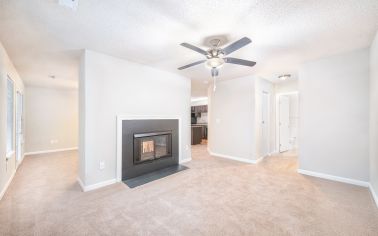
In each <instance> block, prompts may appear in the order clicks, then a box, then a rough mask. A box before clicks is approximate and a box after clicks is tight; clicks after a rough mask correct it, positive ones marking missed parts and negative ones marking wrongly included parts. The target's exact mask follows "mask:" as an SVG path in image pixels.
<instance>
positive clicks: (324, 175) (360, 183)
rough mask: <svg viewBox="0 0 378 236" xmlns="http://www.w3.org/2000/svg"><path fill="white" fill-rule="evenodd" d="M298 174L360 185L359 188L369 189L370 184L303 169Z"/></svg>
mask: <svg viewBox="0 0 378 236" xmlns="http://www.w3.org/2000/svg"><path fill="white" fill-rule="evenodd" d="M298 173H300V174H304V175H309V176H313V177H318V178H322V179H328V180H333V181H337V182H342V183H347V184H353V185H358V186H362V187H369V182H366V181H361V180H356V179H349V178H344V177H340V176H335V175H328V174H323V173H319V172H314V171H309V170H303V169H298Z"/></svg>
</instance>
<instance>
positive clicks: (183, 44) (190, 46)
mask: <svg viewBox="0 0 378 236" xmlns="http://www.w3.org/2000/svg"><path fill="white" fill-rule="evenodd" d="M180 45H181V46H183V47H186V48H189V49H192V50H193V51H196V52H198V53H201V54H202V55H205V56H207V54H208V53H207V52H206V51H205V50H203V49H201V48H199V47H196V46H193V45H191V44H189V43H182V44H180Z"/></svg>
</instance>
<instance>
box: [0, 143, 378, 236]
mask: <svg viewBox="0 0 378 236" xmlns="http://www.w3.org/2000/svg"><path fill="white" fill-rule="evenodd" d="M76 163H77V153H76V152H63V153H56V154H45V155H39V156H31V157H27V158H26V159H25V160H24V162H23V164H22V166H21V167H20V169H19V171H18V173H17V174H16V176H15V178H14V180H13V182H12V184H11V186H10V188H9V190H8V192H7V193H6V195H5V196H4V198H3V199H2V200H1V202H0V235H154V236H155V235H322V236H324V235H378V209H377V208H376V207H375V205H374V203H373V200H372V197H371V195H370V193H369V191H368V189H367V188H363V187H357V186H353V185H348V184H342V183H336V182H332V181H326V180H321V179H317V178H312V177H306V176H302V175H300V174H298V173H296V171H295V170H296V158H295V156H291V155H282V156H276V157H270V158H267V159H265V161H264V162H262V163H260V164H258V165H251V164H243V163H239V162H235V161H231V160H226V159H222V158H215V157H210V156H209V155H208V154H207V152H206V148H205V146H203V145H197V146H195V147H193V161H192V162H190V163H188V166H189V167H190V170H186V171H183V172H180V173H177V174H175V175H172V176H169V177H166V178H163V179H160V180H157V181H154V182H151V183H149V184H146V185H143V186H140V187H137V188H134V189H129V188H128V187H127V186H126V185H124V184H122V183H118V184H114V185H111V186H108V187H105V188H103V189H100V190H95V191H92V192H87V193H84V192H81V190H80V187H79V185H78V184H77V183H76V171H77V164H76Z"/></svg>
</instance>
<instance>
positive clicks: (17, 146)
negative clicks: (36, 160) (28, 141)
mask: <svg viewBox="0 0 378 236" xmlns="http://www.w3.org/2000/svg"><path fill="white" fill-rule="evenodd" d="M19 96H20V97H19ZM15 97H16V99H15V100H16V101H15V104H16V107H15V108H16V109H15V114H16V116H15V127H16V128H15V134H16V135H15V153H16V158H15V159H16V167H18V166H19V165H20V164H21V162H22V160H23V159H24V156H23V154H24V153H23V143H24V141H23V140H24V137H23V135H24V126H23V125H24V124H23V123H24V122H23V114H24V111H25V109H24V107H25V106H24V94H23V93H22V92H21V91H19V90H17V91H16V96H15ZM19 99H21V100H19ZM20 106H21V110H20V112H21V114H19V110H18V109H20ZM18 115H21V120H20V121H19V120H18V118H19V117H18ZM18 122H21V123H20V124H19V123H18ZM18 125H20V126H21V127H20V129H21V131H22V133H21V134H20V133H19V126H18ZM19 135H21V137H19ZM19 138H20V139H21V140H19ZM20 146H21V147H20ZM19 155H20V156H19Z"/></svg>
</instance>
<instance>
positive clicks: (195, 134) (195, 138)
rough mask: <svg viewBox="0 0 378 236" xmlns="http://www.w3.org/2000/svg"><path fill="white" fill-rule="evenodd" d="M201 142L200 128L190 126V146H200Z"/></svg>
mask: <svg viewBox="0 0 378 236" xmlns="http://www.w3.org/2000/svg"><path fill="white" fill-rule="evenodd" d="M201 141H202V127H201V126H192V145H196V144H200V143H201Z"/></svg>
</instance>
